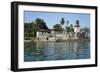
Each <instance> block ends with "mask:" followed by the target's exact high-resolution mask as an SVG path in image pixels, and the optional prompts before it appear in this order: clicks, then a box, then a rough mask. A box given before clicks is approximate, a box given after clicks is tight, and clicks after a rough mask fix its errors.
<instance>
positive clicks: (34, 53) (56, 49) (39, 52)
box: [24, 40, 90, 62]
mask: <svg viewBox="0 0 100 73" xmlns="http://www.w3.org/2000/svg"><path fill="white" fill-rule="evenodd" d="M89 58H90V41H87V40H81V41H63V42H29V43H24V61H25V62H31V61H47V60H71V59H72V60H73V59H89Z"/></svg>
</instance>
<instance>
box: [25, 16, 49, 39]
mask: <svg viewBox="0 0 100 73" xmlns="http://www.w3.org/2000/svg"><path fill="white" fill-rule="evenodd" d="M39 30H49V29H48V27H47V25H46V23H45V22H44V20H42V19H40V18H37V19H36V20H35V21H33V22H31V23H24V38H25V39H31V37H33V38H34V37H36V32H37V31H39ZM33 38H32V39H33Z"/></svg>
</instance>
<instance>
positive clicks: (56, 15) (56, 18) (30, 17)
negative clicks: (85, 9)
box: [24, 11, 90, 29]
mask: <svg viewBox="0 0 100 73" xmlns="http://www.w3.org/2000/svg"><path fill="white" fill-rule="evenodd" d="M62 17H63V18H64V19H65V24H64V26H67V24H66V22H67V21H69V25H70V24H73V25H75V21H76V20H79V21H80V26H81V27H90V14H83V13H81V14H80V13H61V12H36V11H35V12H34V11H24V22H25V23H29V22H33V21H34V20H35V19H36V18H41V19H43V20H44V21H45V22H46V24H47V26H48V28H50V29H51V28H52V27H53V25H55V24H59V23H60V20H61V18H62Z"/></svg>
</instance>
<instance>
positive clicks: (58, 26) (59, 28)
mask: <svg viewBox="0 0 100 73" xmlns="http://www.w3.org/2000/svg"><path fill="white" fill-rule="evenodd" d="M53 29H54V30H62V29H63V28H62V26H61V25H60V24H56V25H54V26H53Z"/></svg>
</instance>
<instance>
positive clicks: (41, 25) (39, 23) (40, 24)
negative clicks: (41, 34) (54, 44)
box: [35, 18, 48, 29]
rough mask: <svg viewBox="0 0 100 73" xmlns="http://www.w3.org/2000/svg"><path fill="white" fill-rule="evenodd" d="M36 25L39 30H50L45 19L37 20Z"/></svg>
mask: <svg viewBox="0 0 100 73" xmlns="http://www.w3.org/2000/svg"><path fill="white" fill-rule="evenodd" d="M35 24H36V26H37V27H36V28H38V29H48V27H47V25H46V23H45V22H44V20H43V19H40V18H37V19H36V20H35Z"/></svg>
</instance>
